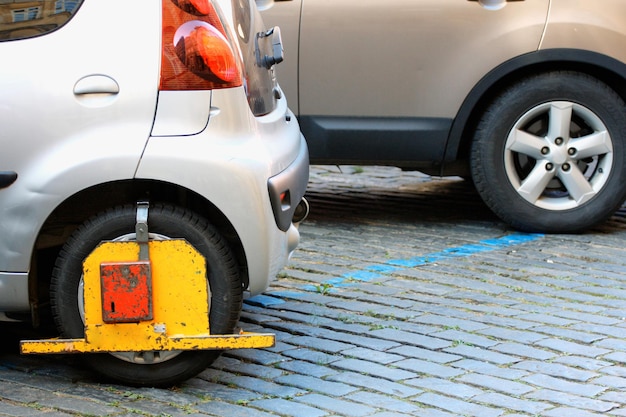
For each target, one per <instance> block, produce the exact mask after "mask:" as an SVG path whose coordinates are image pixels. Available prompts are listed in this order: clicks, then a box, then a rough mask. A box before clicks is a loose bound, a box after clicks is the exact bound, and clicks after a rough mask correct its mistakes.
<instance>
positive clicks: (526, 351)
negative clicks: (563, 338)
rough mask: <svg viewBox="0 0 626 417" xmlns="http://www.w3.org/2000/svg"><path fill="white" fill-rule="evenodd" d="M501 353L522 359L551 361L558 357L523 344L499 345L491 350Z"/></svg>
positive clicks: (552, 353)
mask: <svg viewBox="0 0 626 417" xmlns="http://www.w3.org/2000/svg"><path fill="white" fill-rule="evenodd" d="M491 349H492V350H495V351H497V352H500V353H505V354H508V355H515V356H519V357H522V358H528V359H537V360H544V361H546V360H550V359H554V358H556V357H557V354H556V353H554V352H550V351H548V350H543V349H537V348H533V347H531V346H528V345H523V344H521V343H499V344H498V345H496V346H493V347H492V348H491Z"/></svg>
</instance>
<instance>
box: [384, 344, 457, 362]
mask: <svg viewBox="0 0 626 417" xmlns="http://www.w3.org/2000/svg"><path fill="white" fill-rule="evenodd" d="M388 352H389V353H395V354H398V355H401V356H404V357H407V358H416V359H425V360H428V361H431V362H436V363H441V364H444V363H451V362H455V361H458V360H459V359H462V357H461V356H458V355H451V354H449V353H443V352H438V351H436V350H430V349H424V348H420V347H416V346H398V347H396V348H393V349H390V350H388Z"/></svg>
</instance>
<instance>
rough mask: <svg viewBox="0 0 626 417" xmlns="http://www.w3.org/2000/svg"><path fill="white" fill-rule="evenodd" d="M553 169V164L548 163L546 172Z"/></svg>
mask: <svg viewBox="0 0 626 417" xmlns="http://www.w3.org/2000/svg"><path fill="white" fill-rule="evenodd" d="M552 168H554V165H552V163H550V162H548V163H547V164H546V171H552Z"/></svg>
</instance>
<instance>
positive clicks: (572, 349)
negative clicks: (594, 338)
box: [535, 339, 610, 358]
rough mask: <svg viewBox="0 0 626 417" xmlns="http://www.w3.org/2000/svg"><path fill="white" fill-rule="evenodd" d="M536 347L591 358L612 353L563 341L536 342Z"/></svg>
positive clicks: (547, 340) (546, 340) (545, 340)
mask: <svg viewBox="0 0 626 417" xmlns="http://www.w3.org/2000/svg"><path fill="white" fill-rule="evenodd" d="M535 345H537V346H541V347H545V348H548V349H552V350H556V351H558V352H561V353H563V354H566V355H579V356H587V357H589V358H597V357H599V356H602V355H606V354H607V353H610V351H609V350H607V349H602V348H598V347H594V346H589V345H583V344H581V343H574V342H570V341H567V340H562V339H544V340H540V341H539V342H536V343H535Z"/></svg>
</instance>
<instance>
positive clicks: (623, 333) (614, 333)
mask: <svg viewBox="0 0 626 417" xmlns="http://www.w3.org/2000/svg"><path fill="white" fill-rule="evenodd" d="M621 302H622V303H623V302H624V301H623V300H622V301H621ZM570 328H571V329H573V330H578V331H581V332H589V333H596V334H601V335H606V336H609V337H613V338H615V339H617V340H620V339H624V338H626V329H624V328H623V327H621V326H602V325H599V324H592V323H585V322H577V323H575V324H573V325H571V326H570ZM603 342H604V341H603V340H601V341H599V342H597V343H596V344H597V345H598V346H602V344H603Z"/></svg>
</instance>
